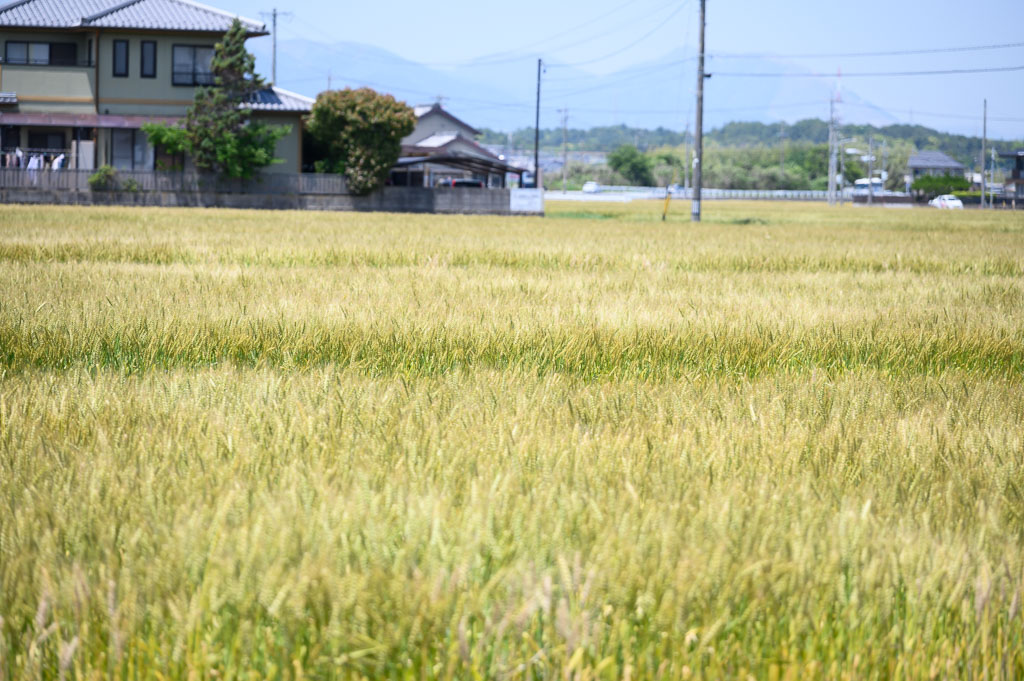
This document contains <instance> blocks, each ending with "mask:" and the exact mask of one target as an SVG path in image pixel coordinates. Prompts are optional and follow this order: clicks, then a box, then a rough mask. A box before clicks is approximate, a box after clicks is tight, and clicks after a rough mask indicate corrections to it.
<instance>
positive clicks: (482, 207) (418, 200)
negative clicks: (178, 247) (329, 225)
mask: <svg viewBox="0 0 1024 681" xmlns="http://www.w3.org/2000/svg"><path fill="white" fill-rule="evenodd" d="M5 203H27V204H70V205H86V206H89V205H104V206H206V207H220V208H262V209H274V210H336V211H386V212H395V213H465V214H479V215H508V214H509V190H507V189H480V188H476V187H457V188H442V189H427V188H423V187H384V188H382V189H380V190H379V191H377V192H374V193H373V194H371V195H369V196H354V195H350V194H219V193H212V192H137V193H133V192H93V191H60V190H43V189H17V188H9V187H0V204H5Z"/></svg>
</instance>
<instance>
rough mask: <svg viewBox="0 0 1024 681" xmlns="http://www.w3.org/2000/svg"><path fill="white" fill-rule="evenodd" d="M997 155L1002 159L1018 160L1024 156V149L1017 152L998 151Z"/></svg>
mask: <svg viewBox="0 0 1024 681" xmlns="http://www.w3.org/2000/svg"><path fill="white" fill-rule="evenodd" d="M999 155H1000V156H1001V157H1002V158H1018V157H1020V156H1024V149H1018V150H1017V151H1000V152H999Z"/></svg>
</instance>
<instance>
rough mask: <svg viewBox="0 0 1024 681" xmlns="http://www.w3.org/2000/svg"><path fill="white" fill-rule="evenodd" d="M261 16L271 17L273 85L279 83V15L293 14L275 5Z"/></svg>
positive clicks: (271, 82) (271, 73)
mask: <svg viewBox="0 0 1024 681" xmlns="http://www.w3.org/2000/svg"><path fill="white" fill-rule="evenodd" d="M260 16H264V17H265V16H269V17H270V25H271V34H270V38H271V41H272V48H271V49H272V50H273V51H272V52H271V56H270V84H271V85H272V86H273V85H277V17H278V16H282V17H286V16H291V12H278V11H277V8H276V7H275V8H274V9H273V10H271V11H270V12H260ZM328 80H330V77H328ZM327 89H328V90H330V89H331V87H330V85H328V86H327Z"/></svg>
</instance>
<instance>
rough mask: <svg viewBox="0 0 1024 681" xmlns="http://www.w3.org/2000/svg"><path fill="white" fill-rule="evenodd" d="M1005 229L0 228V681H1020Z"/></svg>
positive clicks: (221, 217)
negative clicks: (425, 680) (399, 680)
mask: <svg viewBox="0 0 1024 681" xmlns="http://www.w3.org/2000/svg"><path fill="white" fill-rule="evenodd" d="M1022 275H1024V217H1021V215H1020V214H1014V213H1011V212H999V211H990V212H980V211H965V212H962V213H958V214H947V213H942V212H939V211H927V210H923V209H918V210H909V211H907V210H903V211H897V210H884V209H864V208H852V207H849V206H847V207H845V208H842V209H840V208H834V209H828V208H827V207H825V206H822V205H815V204H797V203H788V204H787V203H769V202H760V203H753V202H751V203H744V202H720V203H708V204H707V205H706V208H705V221H704V222H702V223H700V224H697V225H694V224H691V223H690V222H689V216H688V208H687V206H686V205H685V204H674V205H673V210H672V213H671V214H670V216H669V220H668V221H667V222H664V223H663V222H662V221H661V219H660V204H655V203H644V202H635V203H632V204H625V205H606V204H597V205H594V204H589V205H576V204H570V203H557V202H556V203H549V204H548V216H547V217H546V218H499V217H480V216H476V217H471V216H410V215H388V214H354V213H349V214H327V213H325V214H320V213H297V212H278V213H275V212H246V211H229V210H199V209H183V210H172V209H127V208H125V209H113V208H60V207H24V206H0V291H2V294H0V681H9V680H14V679H69V680H70V679H119V680H125V681H127V680H129V679H131V680H134V679H154V680H156V679H161V680H163V679H188V680H193V679H217V680H222V679H240V680H241V679H396V680H397V679H410V680H411V679H578V680H583V679H631V680H638V679H665V680H674V679H691V678H692V679H744V680H745V679H751V678H753V679H773V680H774V679H933V678H934V679H974V678H977V679H1015V678H1024V614H1022V604H1021V600H1022V595H1024V594H1022V591H1024V428H1022V424H1024V384H1022V380H1021V379H1022V377H1024V278H1022Z"/></svg>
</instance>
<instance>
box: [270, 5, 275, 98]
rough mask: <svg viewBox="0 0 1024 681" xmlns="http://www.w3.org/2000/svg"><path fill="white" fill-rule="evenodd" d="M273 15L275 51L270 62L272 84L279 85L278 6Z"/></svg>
mask: <svg viewBox="0 0 1024 681" xmlns="http://www.w3.org/2000/svg"><path fill="white" fill-rule="evenodd" d="M271 15H272V16H273V23H274V37H273V40H274V46H273V50H274V53H273V56H272V57H271V62H270V85H271V86H274V85H277V8H276V7H275V8H274V10H273V12H272V13H271Z"/></svg>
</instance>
